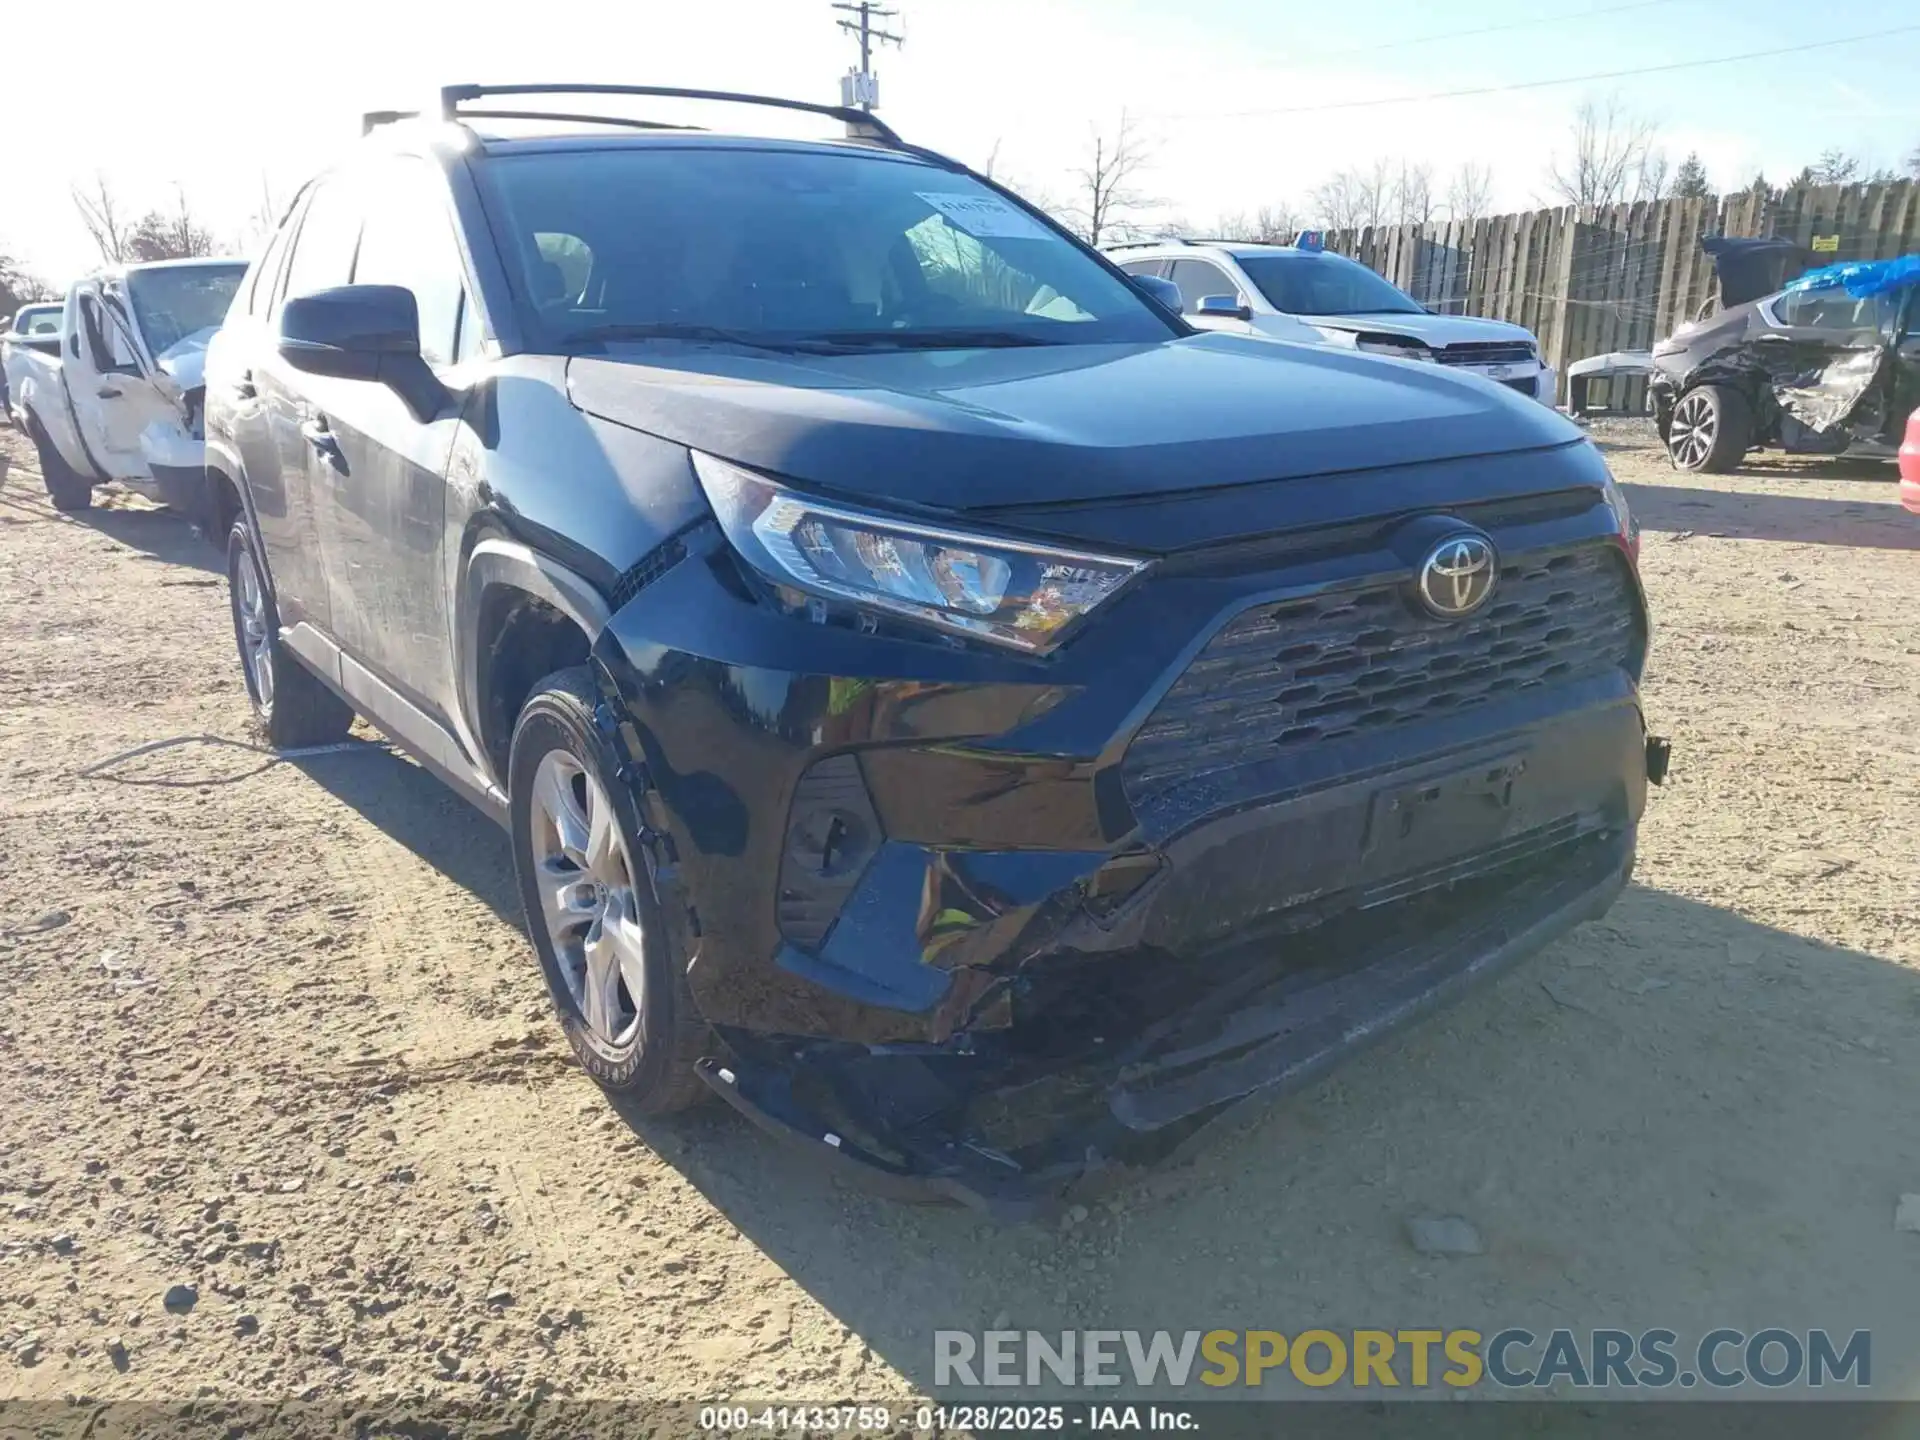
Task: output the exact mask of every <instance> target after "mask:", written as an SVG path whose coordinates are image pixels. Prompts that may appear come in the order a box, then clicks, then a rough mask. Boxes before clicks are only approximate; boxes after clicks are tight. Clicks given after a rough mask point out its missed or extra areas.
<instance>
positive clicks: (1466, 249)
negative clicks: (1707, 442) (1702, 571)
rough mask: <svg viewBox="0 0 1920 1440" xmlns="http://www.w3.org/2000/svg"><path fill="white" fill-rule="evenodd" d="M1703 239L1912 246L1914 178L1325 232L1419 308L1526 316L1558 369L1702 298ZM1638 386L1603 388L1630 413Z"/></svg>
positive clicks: (1863, 256) (1634, 341)
mask: <svg viewBox="0 0 1920 1440" xmlns="http://www.w3.org/2000/svg"><path fill="white" fill-rule="evenodd" d="M1707 235H1734V236H1777V237H1779V238H1781V239H1786V240H1791V241H1793V242H1794V243H1795V244H1797V245H1800V246H1802V247H1803V248H1806V249H1810V250H1816V251H1819V252H1820V253H1821V254H1822V258H1823V259H1831V260H1833V261H1841V260H1886V259H1891V258H1892V257H1893V256H1896V255H1905V254H1908V253H1911V252H1915V251H1920V183H1916V182H1915V181H1912V180H1896V181H1891V182H1888V183H1885V184H1878V185H1815V186H1807V187H1802V188H1799V189H1794V190H1784V191H1780V190H1770V189H1767V188H1765V187H1762V186H1755V187H1754V188H1752V189H1748V190H1740V191H1735V192H1734V193H1732V194H1730V195H1721V196H1705V197H1702V198H1698V199H1680V198H1671V199H1666V200H1652V201H1636V202H1633V203H1631V204H1621V205H1607V206H1600V207H1593V206H1588V207H1584V208H1582V207H1575V206H1571V205H1567V206H1559V207H1556V208H1551V209H1546V210H1530V211H1525V212H1522V213H1519V214H1514V215H1493V216H1484V217H1481V218H1478V219H1473V220H1448V221H1440V222H1435V223H1431V224H1426V225H1370V226H1364V227H1362V228H1359V229H1351V230H1329V231H1327V232H1325V236H1324V240H1325V244H1326V247H1327V248H1328V249H1329V250H1333V251H1335V252H1337V253H1339V254H1342V255H1346V256H1349V257H1350V258H1352V259H1355V260H1358V261H1359V262H1360V263H1361V264H1363V265H1366V266H1369V267H1370V268H1372V269H1374V270H1377V271H1378V272H1379V273H1380V274H1382V275H1384V276H1386V278H1387V279H1389V280H1391V281H1393V283H1394V284H1396V285H1398V286H1399V287H1400V288H1401V289H1403V290H1405V291H1406V292H1407V293H1408V294H1410V295H1412V296H1413V297H1414V299H1416V300H1418V301H1420V302H1421V303H1422V304H1423V305H1426V306H1427V307H1428V308H1430V309H1433V310H1436V311H1439V312H1440V313H1442V314H1447V315H1482V316H1486V317H1488V318H1490V319H1494V320H1508V321H1511V322H1513V323H1514V324H1517V325H1524V326H1526V327H1527V328H1528V329H1529V330H1531V331H1533V333H1534V334H1535V335H1536V336H1537V337H1538V338H1539V341H1540V348H1541V354H1542V356H1543V357H1544V358H1545V359H1546V361H1547V362H1548V363H1549V364H1551V365H1552V366H1553V367H1554V369H1555V370H1556V371H1557V372H1558V375H1559V394H1558V396H1557V397H1556V399H1558V400H1559V401H1560V402H1561V403H1565V400H1566V395H1567V367H1568V366H1569V365H1571V364H1572V363H1573V362H1574V361H1576V360H1584V359H1586V358H1587V357H1588V356H1592V355H1604V354H1607V353H1608V352H1610V351H1615V350H1646V349H1650V348H1651V347H1652V345H1653V343H1654V341H1656V340H1658V339H1660V338H1661V337H1662V336H1664V335H1669V334H1671V333H1672V332H1673V331H1674V330H1676V329H1677V328H1679V327H1680V326H1681V325H1683V324H1685V323H1686V322H1687V321H1689V320H1692V319H1694V318H1696V317H1697V316H1698V315H1699V314H1700V313H1701V312H1702V311H1703V310H1704V309H1705V308H1706V307H1707V306H1708V304H1709V303H1710V301H1711V300H1712V298H1713V266H1712V265H1711V263H1710V262H1709V261H1708V259H1707V257H1706V255H1705V254H1704V253H1703V252H1702V251H1701V249H1700V240H1701V238H1702V237H1703V236H1707ZM1645 394H1646V382H1645V381H1644V380H1637V379H1636V380H1633V381H1630V382H1627V383H1624V384H1616V385H1614V386H1611V387H1609V394H1608V401H1609V406H1610V408H1616V409H1627V410H1630V411H1633V412H1635V413H1637V412H1638V411H1639V410H1640V409H1641V408H1642V407H1643V406H1644V404H1645Z"/></svg>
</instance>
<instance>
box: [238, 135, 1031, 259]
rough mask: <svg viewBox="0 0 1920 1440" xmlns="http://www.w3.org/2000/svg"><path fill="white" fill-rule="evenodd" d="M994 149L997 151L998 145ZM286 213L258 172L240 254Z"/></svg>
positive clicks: (989, 171) (255, 247) (263, 242)
mask: <svg viewBox="0 0 1920 1440" xmlns="http://www.w3.org/2000/svg"><path fill="white" fill-rule="evenodd" d="M994 149H995V150H996V151H998V149H999V146H998V145H995V147H994ZM987 174H989V175H991V174H993V162H992V160H991V159H989V160H988V162H987ZM286 213H287V201H286V200H285V199H284V198H283V197H282V196H281V194H280V192H279V190H277V189H276V188H275V187H274V184H273V182H272V181H271V180H269V179H268V178H267V172H266V171H264V170H262V171H261V172H260V197H259V199H257V200H256V201H255V202H254V206H253V211H252V213H251V214H249V215H248V216H247V219H246V223H245V225H244V226H243V227H242V229H241V231H240V243H239V245H238V246H237V247H236V248H237V249H238V250H239V251H240V252H241V253H242V254H250V253H251V252H253V251H255V250H258V249H260V248H262V247H264V246H265V245H266V243H267V241H268V240H269V239H270V238H272V236H273V232H274V231H276V230H278V229H279V228H280V219H281V217H282V216H283V215H285V214H286Z"/></svg>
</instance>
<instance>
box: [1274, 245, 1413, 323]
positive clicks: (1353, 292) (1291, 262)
mask: <svg viewBox="0 0 1920 1440" xmlns="http://www.w3.org/2000/svg"><path fill="white" fill-rule="evenodd" d="M1239 260H1240V268H1241V269H1242V270H1244V271H1246V272H1247V278H1248V279H1249V280H1251V281H1253V283H1254V284H1255V285H1258V286H1259V287H1260V293H1261V294H1262V295H1264V296H1266V297H1267V300H1268V301H1269V302H1270V303H1271V304H1272V306H1273V308H1274V309H1276V310H1278V311H1280V312H1282V313H1283V314H1287V315H1420V314H1423V313H1425V312H1424V311H1422V310H1421V308H1420V306H1419V305H1417V304H1415V303H1414V301H1413V299H1412V297H1411V296H1409V295H1407V294H1406V293H1405V292H1404V291H1402V290H1399V289H1398V288H1396V287H1395V286H1393V285H1390V284H1388V283H1387V282H1386V281H1385V280H1382V279H1381V278H1380V277H1379V276H1378V275H1376V274H1374V273H1373V271H1371V270H1369V269H1367V267H1366V266H1364V265H1361V264H1358V263H1356V262H1354V261H1352V260H1348V259H1345V258H1343V257H1341V256H1339V255H1307V254H1296V255H1242V256H1240V257H1239Z"/></svg>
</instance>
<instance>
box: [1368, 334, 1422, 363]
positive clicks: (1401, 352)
mask: <svg viewBox="0 0 1920 1440" xmlns="http://www.w3.org/2000/svg"><path fill="white" fill-rule="evenodd" d="M1353 348H1354V349H1356V350H1364V351H1366V352H1367V353H1368V354H1369V355H1391V356H1393V357H1394V359H1396V360H1432V359H1433V351H1432V350H1430V349H1428V348H1427V347H1426V346H1425V345H1422V344H1421V343H1420V342H1419V341H1418V340H1395V339H1389V338H1388V337H1387V336H1385V335H1359V336H1356V337H1355V338H1354V342H1353Z"/></svg>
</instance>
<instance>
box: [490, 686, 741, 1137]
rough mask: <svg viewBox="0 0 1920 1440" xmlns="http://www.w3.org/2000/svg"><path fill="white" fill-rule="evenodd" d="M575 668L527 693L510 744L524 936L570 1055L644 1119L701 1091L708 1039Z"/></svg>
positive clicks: (588, 689) (588, 690)
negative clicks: (698, 1064) (698, 1067)
mask: <svg viewBox="0 0 1920 1440" xmlns="http://www.w3.org/2000/svg"><path fill="white" fill-rule="evenodd" d="M594 700H595V697H594V693H593V685H592V679H591V676H590V675H589V674H588V672H587V670H586V669H585V668H584V667H575V668H573V669H568V670H560V671H556V672H555V673H554V674H552V675H549V676H548V677H547V678H546V679H545V680H543V681H541V682H540V684H539V685H538V686H536V687H535V689H534V693H533V696H532V698H531V699H529V700H528V701H527V703H526V705H525V706H524V707H523V708H522V710H521V712H520V720H519V723H518V724H517V725H516V726H515V727H514V731H513V750H512V754H511V756H510V758H509V761H508V767H507V772H508V773H507V795H508V807H509V811H510V820H511V825H512V830H513V860H514V869H515V870H516V871H517V872H518V873H519V878H520V894H521V900H522V902H523V903H524V904H525V906H526V912H527V931H528V933H529V934H530V935H531V936H532V939H533V945H534V949H535V951H536V952H537V953H538V954H539V957H540V968H541V970H542V971H543V972H544V973H545V975H546V981H547V990H548V992H549V994H550V995H551V996H552V998H553V1005H554V1009H555V1010H556V1011H557V1012H558V1014H559V1018H560V1025H561V1028H562V1029H563V1030H564V1031H565V1032H566V1036H567V1043H568V1044H569V1045H570V1046H571V1047H572V1049H573V1053H574V1056H575V1057H576V1058H577V1059H578V1060H579V1062H580V1065H581V1067H582V1068H583V1069H584V1070H585V1071H586V1072H587V1073H588V1074H589V1075H591V1076H592V1077H593V1078H594V1079H595V1080H596V1081H598V1082H599V1084H600V1085H601V1086H602V1088H604V1089H606V1090H609V1091H611V1092H613V1093H615V1094H618V1095H621V1096H623V1097H625V1098H627V1099H629V1100H630V1101H631V1102H632V1103H633V1104H634V1107H635V1108H636V1109H638V1110H640V1111H641V1112H643V1113H646V1114H664V1113H666V1112H668V1111H673V1110H682V1109H685V1108H686V1107H687V1106H689V1105H692V1104H694V1103H695V1102H696V1101H698V1100H701V1099H703V1098H704V1097H705V1096H706V1095H707V1093H708V1091H707V1087H706V1084H705V1082H704V1081H702V1080H701V1079H700V1077H699V1076H698V1075H696V1074H695V1073H694V1069H693V1066H694V1062H695V1061H697V1060H698V1059H700V1057H701V1055H702V1054H703V1053H705V1052H706V1050H707V1049H708V1031H707V1027H706V1025H705V1023H704V1022H703V1021H702V1020H701V1018H700V1016H699V1014H698V1013H697V1012H696V1011H695V1009H694V1005H693V997H692V995H691V994H690V993H689V992H688V989H687V983H686V957H685V956H683V955H681V954H679V953H677V949H678V947H677V946H676V944H675V942H674V937H673V932H672V931H671V929H670V928H669V927H668V925H667V924H666V923H665V917H664V915H663V914H662V911H661V905H660V897H659V894H658V892H657V891H656V889H655V884H654V869H653V855H652V850H651V848H650V847H649V846H648V844H647V843H646V842H645V841H643V840H642V838H641V836H640V833H639V828H640V827H639V824H638V817H637V814H636V812H635V810H634V805H633V802H632V799H631V796H630V794H629V793H628V792H627V791H626V790H625V789H624V788H623V787H624V782H623V781H621V780H620V779H619V777H618V775H617V774H616V773H615V772H616V770H617V769H618V765H617V762H616V761H615V760H614V758H613V757H612V756H611V755H610V754H609V752H608V749H607V746H606V744H605V742H603V741H602V740H601V738H600V735H599V732H598V730H597V729H596V728H595V727H594V723H593V708H594Z"/></svg>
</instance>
